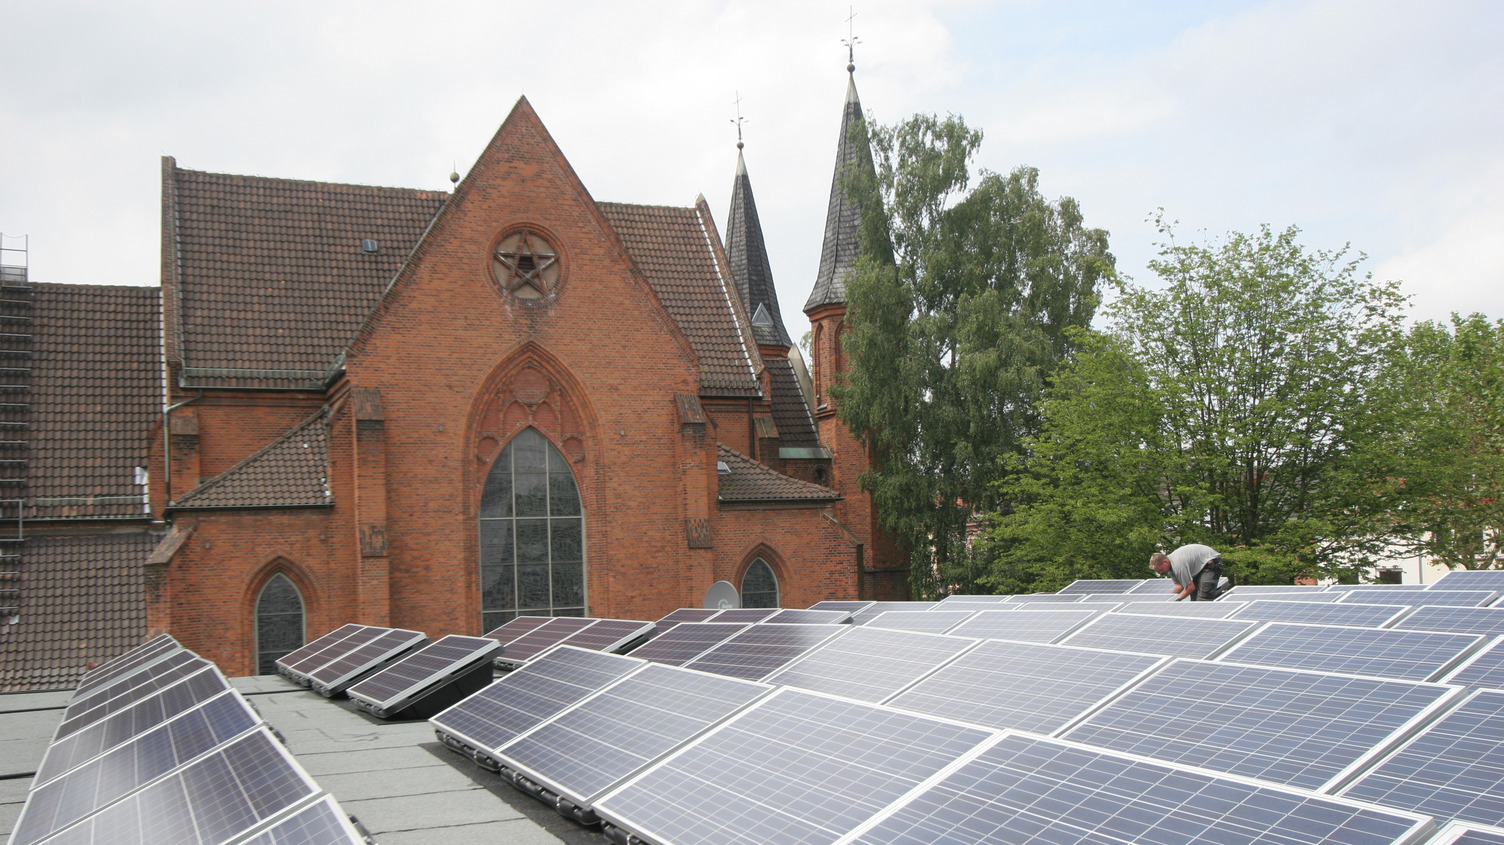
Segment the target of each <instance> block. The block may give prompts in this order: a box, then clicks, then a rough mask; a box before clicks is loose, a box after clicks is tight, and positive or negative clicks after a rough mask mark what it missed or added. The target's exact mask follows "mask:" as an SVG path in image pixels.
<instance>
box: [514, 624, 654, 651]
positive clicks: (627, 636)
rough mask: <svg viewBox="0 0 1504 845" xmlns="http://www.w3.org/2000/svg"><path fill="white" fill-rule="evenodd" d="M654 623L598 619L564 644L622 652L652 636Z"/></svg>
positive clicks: (569, 637) (572, 635) (567, 638)
mask: <svg viewBox="0 0 1504 845" xmlns="http://www.w3.org/2000/svg"><path fill="white" fill-rule="evenodd" d="M654 624H655V623H652V622H644V621H641V620H638V619H596V620H595V622H594V623H593V624H591V625H588V626H586V627H585V628H582V629H581V630H579V631H576V632H575V633H573V634H570V635H569V636H568V637H565V638H564V641H563V643H562V644H563V645H572V646H574V647H575V648H588V649H591V650H593V651H612V652H620V651H622V650H623V649H626V648H627V647H629V646H631V645H632V644H633V643H636V642H640V641H642V640H645V639H647V638H648V637H650V636H652V635H653V627H654ZM503 659H505V658H503Z"/></svg>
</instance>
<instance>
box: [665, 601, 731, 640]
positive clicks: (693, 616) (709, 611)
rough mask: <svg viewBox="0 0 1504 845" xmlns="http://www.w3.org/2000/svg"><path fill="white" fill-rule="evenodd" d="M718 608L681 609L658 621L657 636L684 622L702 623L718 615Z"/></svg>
mask: <svg viewBox="0 0 1504 845" xmlns="http://www.w3.org/2000/svg"><path fill="white" fill-rule="evenodd" d="M720 612H721V611H720V610H719V609H718V608H713V607H681V608H679V609H678V610H675V611H673V612H671V613H669V614H667V615H665V616H663V617H662V618H660V619H659V620H658V622H657V623H656V625H657V631H658V633H659V634H662V633H663V632H665V631H667V630H669V629H670V628H673V627H674V626H676V625H682V624H684V623H685V622H704V621H705V620H706V619H709V618H710V617H712V616H714V615H716V614H717V613H720Z"/></svg>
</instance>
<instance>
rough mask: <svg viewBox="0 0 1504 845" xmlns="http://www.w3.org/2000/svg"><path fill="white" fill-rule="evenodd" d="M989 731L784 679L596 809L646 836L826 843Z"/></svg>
mask: <svg viewBox="0 0 1504 845" xmlns="http://www.w3.org/2000/svg"><path fill="white" fill-rule="evenodd" d="M989 735H990V734H989V732H987V731H983V730H981V729H979V728H974V727H968V726H964V725H956V724H953V723H950V722H944V721H940V720H937V719H929V718H926V717H923V716H917V715H913V714H908V713H901V712H898V711H895V710H887V709H884V708H881V707H877V706H874V705H870V704H863V703H860V702H854V701H847V700H844V699H839V698H833V697H830V696H825V695H820V694H818V693H812V692H805V691H803V690H795V689H789V688H787V687H785V688H783V689H780V690H778V691H777V692H775V693H773V694H772V695H770V696H768V697H767V698H764V699H762V700H760V701H758V702H757V703H756V704H754V705H752V706H751V707H749V708H747V709H746V710H743V711H742V712H741V713H739V714H737V715H736V716H734V717H732V718H731V719H729V720H727V721H726V722H723V723H722V724H720V725H719V726H717V727H716V728H714V729H712V730H711V731H710V732H709V733H707V734H705V735H704V736H702V737H700V738H699V739H698V740H696V741H695V742H693V743H690V744H689V745H687V746H684V747H683V748H681V750H679V751H678V752H676V753H675V754H673V755H671V756H670V757H668V758H667V759H666V760H664V761H663V762H662V763H659V764H658V765H656V766H653V767H652V768H650V769H648V770H647V771H646V772H643V773H642V774H640V775H638V776H636V777H635V778H633V779H631V780H629V781H628V782H627V783H626V784H624V785H622V786H620V787H618V788H616V789H614V790H612V791H611V792H609V793H607V794H606V796H605V797H603V798H601V799H600V800H598V801H596V803H595V810H596V812H597V813H598V814H599V815H600V816H601V818H603V819H606V820H607V821H608V822H609V823H611V824H612V825H613V826H614V827H616V828H619V829H620V830H623V831H630V832H631V833H633V834H635V835H637V836H639V837H641V838H644V839H648V840H650V841H653V842H672V843H676V845H690V844H691V843H714V844H715V845H736V843H757V844H758V845H763V844H764V843H769V842H777V843H781V845H798V843H828V842H832V841H834V840H835V839H837V838H839V837H840V836H841V835H842V834H844V833H846V832H848V831H850V830H852V829H853V828H855V827H856V826H857V825H859V824H860V823H861V822H863V821H864V820H866V819H867V818H868V817H869V816H871V815H872V814H873V813H875V812H876V811H877V810H879V809H881V808H883V807H885V806H887V805H888V804H889V803H891V802H892V801H894V800H895V799H897V798H898V797H899V796H901V795H903V794H905V793H906V792H908V791H909V790H910V789H912V788H914V787H915V786H918V785H919V784H920V783H923V782H924V781H925V780H926V779H927V778H929V777H930V776H931V775H933V774H936V773H937V772H939V771H940V770H941V769H943V768H944V767H945V766H946V765H948V764H950V763H952V762H953V761H955V760H957V759H959V758H960V757H961V756H962V755H964V754H965V753H966V752H967V751H969V750H970V749H972V748H974V747H975V746H977V745H978V744H980V743H981V742H982V741H983V740H985V739H987V738H988V736H989Z"/></svg>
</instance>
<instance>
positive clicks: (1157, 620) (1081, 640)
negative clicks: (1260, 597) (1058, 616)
mask: <svg viewBox="0 0 1504 845" xmlns="http://www.w3.org/2000/svg"><path fill="white" fill-rule="evenodd" d="M1261 624H1262V623H1260V622H1256V621H1254V620H1242V619H1206V618H1203V617H1199V616H1152V615H1145V614H1132V613H1125V614H1119V613H1104V614H1102V615H1101V616H1098V617H1097V618H1095V619H1092V620H1090V621H1088V622H1087V623H1086V624H1085V625H1082V626H1081V627H1079V628H1077V629H1075V630H1074V631H1071V632H1070V633H1069V634H1067V635H1066V636H1065V637H1063V638H1061V639H1060V640H1058V642H1059V643H1060V644H1061V645H1074V646H1080V647H1082V648H1099V649H1103V650H1105V651H1128V652H1142V653H1144V654H1159V655H1164V656H1166V657H1194V658H1199V659H1202V660H1209V659H1211V658H1213V657H1215V656H1217V655H1219V654H1221V653H1222V652H1224V651H1226V650H1227V649H1228V648H1230V647H1232V646H1233V645H1234V644H1236V643H1238V642H1239V641H1241V640H1242V639H1243V638H1245V637H1247V636H1248V635H1249V634H1251V633H1253V631H1254V630H1256V629H1257V628H1258V627H1259V626H1260V625H1261ZM1146 640H1147V641H1148V642H1145V641H1146Z"/></svg>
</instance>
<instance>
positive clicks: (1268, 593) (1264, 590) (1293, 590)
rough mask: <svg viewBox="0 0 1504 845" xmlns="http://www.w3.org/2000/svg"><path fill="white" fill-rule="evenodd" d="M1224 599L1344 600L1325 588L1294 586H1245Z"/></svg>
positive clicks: (1237, 588) (1231, 591) (1227, 593)
mask: <svg viewBox="0 0 1504 845" xmlns="http://www.w3.org/2000/svg"><path fill="white" fill-rule="evenodd" d="M1223 598H1228V599H1232V600H1233V601H1250V600H1252V599H1279V600H1280V601H1318V602H1333V601H1337V600H1338V599H1340V598H1342V594H1341V593H1333V592H1329V591H1328V590H1327V588H1325V587H1302V586H1297V585H1294V584H1271V585H1262V584H1245V585H1243V586H1240V587H1233V588H1232V589H1231V590H1228V591H1227V592H1226V593H1224V594H1223Z"/></svg>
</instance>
